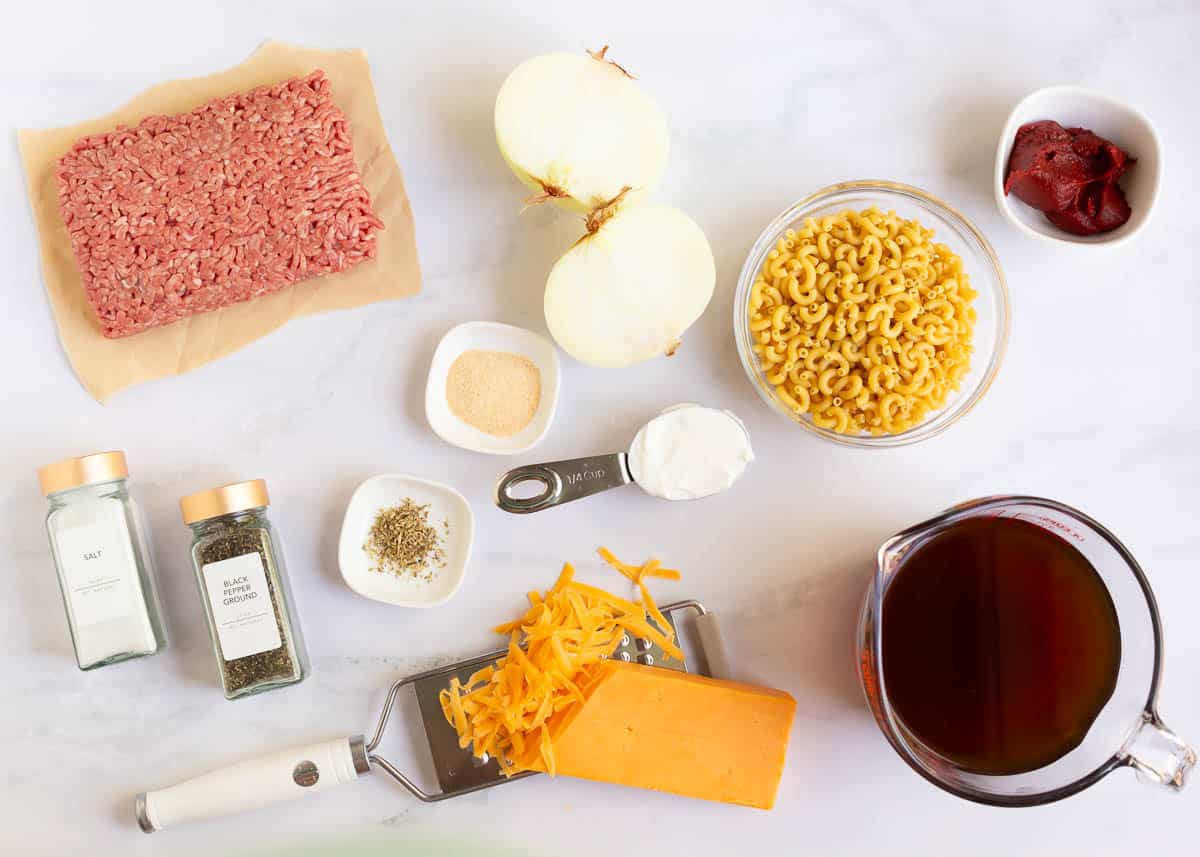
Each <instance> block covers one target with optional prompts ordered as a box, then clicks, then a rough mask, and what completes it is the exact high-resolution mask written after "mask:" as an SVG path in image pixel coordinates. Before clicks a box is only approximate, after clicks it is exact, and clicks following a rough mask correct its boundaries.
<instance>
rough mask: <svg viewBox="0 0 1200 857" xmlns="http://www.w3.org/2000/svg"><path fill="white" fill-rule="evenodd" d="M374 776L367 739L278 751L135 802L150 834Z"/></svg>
mask: <svg viewBox="0 0 1200 857" xmlns="http://www.w3.org/2000/svg"><path fill="white" fill-rule="evenodd" d="M368 770H370V763H369V762H368V761H367V752H366V746H365V744H364V742H363V736H361V735H357V736H355V737H353V738H335V739H334V740H332V741H323V742H321V743H318V744H306V745H305V746H303V747H293V748H291V749H290V750H279V751H276V752H274V753H269V754H267V755H265V756H259V757H258V758H257V759H247V760H246V761H244V762H238V763H236V764H233V765H229V766H228V767H224V768H218V769H217V770H215V771H209V772H208V773H206V774H201V775H200V776H198V777H193V778H192V779H190V780H185V781H184V782H182V783H177V784H176V785H173V786H170V787H168V788H165V789H159V790H158V791H152V792H144V793H142V794H140V795H138V796H137V800H136V803H135V807H134V812H135V815H136V817H137V822H138V826H139V827H141V828H142V830H144V831H145V832H146V833H153V832H154V831H156V830H163V829H164V828H167V827H172V826H174V825H176V824H182V823H183V822H185V821H199V820H201V819H205V818H217V817H219V816H223V815H233V814H234V813H238V812H245V811H247V810H251V809H258V808H259V807H263V806H268V805H270V804H273V803H279V802H280V801H285V800H290V799H292V798H297V797H301V796H302V795H307V794H313V793H314V792H319V791H325V790H326V789H329V788H332V787H333V786H337V785H341V784H342V783H348V782H351V781H352V780H356V779H358V775H359V774H365V773H367V771H368Z"/></svg>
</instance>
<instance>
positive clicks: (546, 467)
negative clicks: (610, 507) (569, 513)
mask: <svg viewBox="0 0 1200 857" xmlns="http://www.w3.org/2000/svg"><path fill="white" fill-rule="evenodd" d="M632 481H633V476H632V475H631V474H630V472H629V463H628V461H627V460H626V456H625V453H623V452H618V453H616V454H615V455H594V456H591V457H589V458H571V459H568V460H566V461H548V462H546V463H545V464H529V465H526V466H524V467H516V468H514V469H512V470H510V471H508V472H507V473H505V474H504V475H503V476H501V477H500V481H499V482H498V483H497V484H496V505H497V506H499V507H500V508H501V509H503V510H504V511H506V512H512V513H514V514H517V515H526V514H529V513H530V512H540V511H542V510H543V509H549V508H550V507H551V506H561V505H562V504H563V503H570V502H571V501H572V500H578V499H579V498H581V497H590V496H591V495H592V494H599V493H600V492H601V491H607V490H608V489H609V488H620V487H621V486H622V485H628V484H629V483H630V482H632ZM529 482H534V483H538V484H540V485H541V490H540V491H538V493H537V494H536V495H534V496H533V497H514V496H513V494H512V491H513V489H514V488H516V487H517V486H518V485H522V484H525V483H529Z"/></svg>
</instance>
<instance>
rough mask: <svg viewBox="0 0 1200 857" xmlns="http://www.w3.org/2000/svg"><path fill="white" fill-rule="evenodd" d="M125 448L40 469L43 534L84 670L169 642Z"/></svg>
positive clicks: (152, 650) (152, 651) (148, 652)
mask: <svg viewBox="0 0 1200 857" xmlns="http://www.w3.org/2000/svg"><path fill="white" fill-rule="evenodd" d="M128 479H129V467H128V464H127V463H126V460H125V453H123V452H119V451H112V452H98V453H94V454H92V455H85V456H83V457H81V458H67V459H64V460H62V461H58V462H55V463H54V464H49V465H46V466H45V467H43V468H41V469H40V470H39V471H38V481H39V482H40V483H41V487H42V493H43V494H45V495H46V498H47V500H49V502H50V510H49V512H48V513H47V515H46V532H47V534H48V535H49V538H50V551H51V553H52V555H53V557H54V566H55V569H56V570H57V572H58V583H59V586H60V588H61V590H62V598H63V606H64V607H65V609H66V612H67V622H68V625H69V626H70V629H71V640H72V642H73V643H74V646H75V660H76V661H77V662H78V664H79V668H80V669H81V670H90V669H95V668H96V667H102V666H106V665H108V664H114V663H117V662H118V661H125V660H129V659H130V658H138V657H143V656H145V655H153V654H155V653H157V652H159V651H161V650H162V649H163V648H164V647H165V646H166V644H167V640H166V634H165V633H164V631H163V626H162V611H161V609H160V608H159V603H158V594H157V592H156V589H155V584H154V572H153V569H152V567H151V560H150V552H149V550H147V547H146V542H145V538H144V536H143V531H142V527H141V524H140V517H141V516H140V514H139V512H138V509H137V506H136V504H135V503H134V501H133V500H132V498H131V497H130V496H129V485H128Z"/></svg>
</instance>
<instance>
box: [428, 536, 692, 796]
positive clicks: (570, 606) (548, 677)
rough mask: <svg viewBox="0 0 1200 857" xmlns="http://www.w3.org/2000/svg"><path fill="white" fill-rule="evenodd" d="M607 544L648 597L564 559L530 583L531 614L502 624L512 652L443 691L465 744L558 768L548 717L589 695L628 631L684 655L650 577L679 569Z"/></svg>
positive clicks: (613, 561) (668, 653) (505, 760)
mask: <svg viewBox="0 0 1200 857" xmlns="http://www.w3.org/2000/svg"><path fill="white" fill-rule="evenodd" d="M599 553H600V556H601V557H602V558H603V559H604V561H605V562H607V563H608V564H609V565H611V566H612V567H613V568H614V569H616V570H617V571H619V572H620V573H621V574H622V575H624V576H625V577H626V578H628V579H629V581H630V582H631V583H632V584H633V585H634V586H636V587H637V590H638V593H639V594H640V596H641V598H640V600H638V601H630V600H629V599H626V598H621V597H619V596H617V595H613V594H612V593H611V592H606V591H605V590H603V589H599V588H597V587H595V586H589V585H587V584H586V583H580V582H579V581H577V580H575V569H574V567H573V566H572V565H571V564H570V563H566V564H564V565H563V569H562V572H561V573H560V574H559V575H558V579H557V580H556V581H555V583H554V586H552V587H551V588H550V589H549V590H547V591H546V592H544V593H539V592H537V591H533V592H530V593H528V599H529V609H528V610H527V611H525V615H523V616H522V617H521V618H519V619H516V620H514V621H512V622H506V623H505V624H503V625H498V626H497V627H496V628H495V631H496V632H497V633H499V634H507V635H509V642H508V652H507V653H506V654H505V655H504V656H503V657H501V658H500V659H499V660H497V661H496V663H495V664H492V665H491V666H486V667H484V668H483V669H481V670H479V671H477V672H476V673H474V674H473V675H472V676H471V677H470V678H469V679H467V682H466V684H462V683H460V682H459V681H458V679H457V678H453V679H451V680H450V686H449V687H448V688H447V689H446V690H443V691H442V692H441V694H440V700H441V704H442V712H443V713H444V714H445V716H446V720H447V722H449V724H450V725H451V726H453V727H454V731H455V732H457V733H458V743H459V746H460V747H462V748H464V749H465V748H467V747H470V748H471V751H472V752H473V753H474V754H475V755H476V756H483V755H485V754H486V755H489V756H494V757H495V758H496V760H497V762H498V763H499V764H500V769H501V770H502V771H503V772H504V773H505V774H506V775H508V776H511V775H513V774H516V773H519V772H521V771H527V770H532V769H534V768H535V766H536V767H537V768H539V769H544V770H545V771H547V772H548V773H550V774H554V773H555V771H556V769H557V766H556V764H555V757H554V745H553V741H552V740H551V737H550V729H549V723H548V721H549V719H550V718H551V717H552V716H553V715H555V714H557V713H558V712H561V711H566V710H568V709H570V708H571V707H572V706H575V705H579V704H581V703H582V702H583V701H584V695H583V692H582V691H581V690H580V688H581V686H586V684H587V681H588V679H589V673H590V672H591V671H592V670H594V669H595V667H596V665H597V664H599V663H600V662H601V661H602V660H604V659H606V658H607V657H609V656H610V655H611V654H612V653H613V652H614V651H616V649H617V647H618V646H620V644H621V640H622V638H623V637H624V636H625V635H626V634H630V635H632V636H637V637H643V638H645V639H648V640H651V641H652V642H654V643H656V644H657V645H658V646H660V647H661V648H662V650H663V653H664V656H665V657H666V658H677V659H679V660H683V652H682V651H681V650H680V648H679V646H678V645H677V644H676V641H675V634H674V631H673V630H672V628H671V625H670V623H669V622H667V619H666V617H665V616H664V615H663V613H662V611H660V610H659V609H658V605H657V604H655V603H654V599H653V598H651V597H650V591H649V589H647V588H646V583H645V579H646V578H650V577H655V578H661V579H665V580H679V577H680V575H679V572H678V571H676V570H675V569H670V568H662V567H661V563H660V562H659V561H658V560H655V559H652V560H650V561H648V562H646V563H643V564H642V565H640V566H633V565H628V564H626V563H623V562H621V561H620V560H618V559H617V558H616V557H615V556H613V554H612V552H611V551H609V550H608V549H607V548H600V549H599Z"/></svg>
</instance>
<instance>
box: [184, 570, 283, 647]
mask: <svg viewBox="0 0 1200 857" xmlns="http://www.w3.org/2000/svg"><path fill="white" fill-rule="evenodd" d="M203 571H204V586H205V588H206V589H207V590H208V601H209V604H211V605H212V612H213V624H214V625H216V628H217V639H218V640H219V641H220V643H221V656H222V657H223V658H224V659H225V660H226V661H233V660H237V659H238V658H244V657H248V656H249V655H257V654H259V653H260V652H269V651H272V650H273V649H278V648H279V647H280V646H282V645H283V640H282V639H281V638H280V636H279V623H278V622H277V621H276V619H275V608H274V607H273V606H272V603H271V592H270V590H269V589H267V574H266V570H265V569H264V568H263V563H262V559H261V557H260V555H259V554H258V553H248V554H243V555H242V556H235V557H232V558H230V559H223V560H220V561H218V562H210V563H207V564H206V565H205V566H204V568H203Z"/></svg>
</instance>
